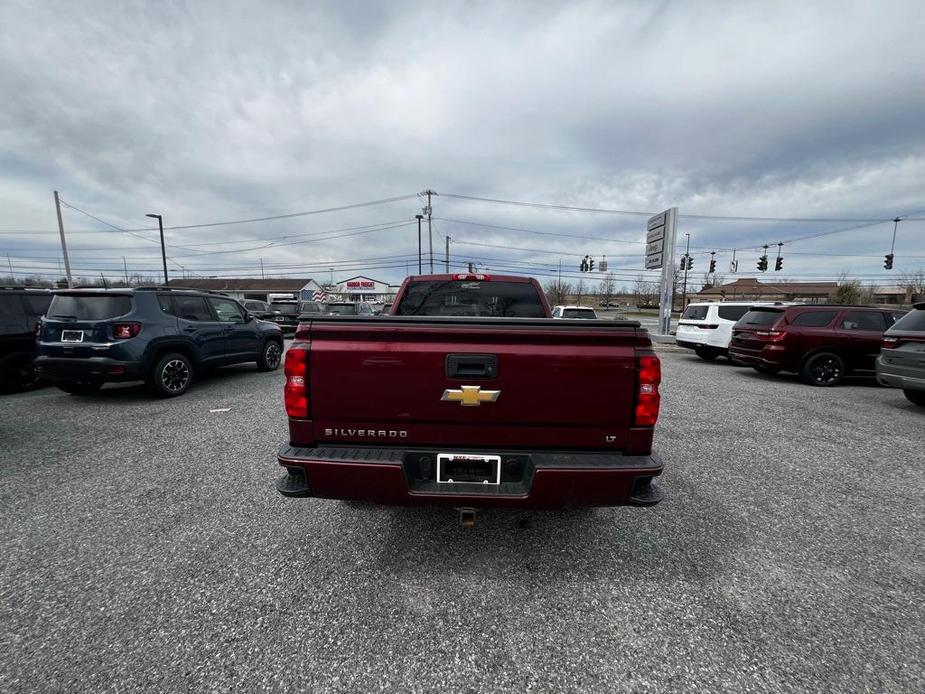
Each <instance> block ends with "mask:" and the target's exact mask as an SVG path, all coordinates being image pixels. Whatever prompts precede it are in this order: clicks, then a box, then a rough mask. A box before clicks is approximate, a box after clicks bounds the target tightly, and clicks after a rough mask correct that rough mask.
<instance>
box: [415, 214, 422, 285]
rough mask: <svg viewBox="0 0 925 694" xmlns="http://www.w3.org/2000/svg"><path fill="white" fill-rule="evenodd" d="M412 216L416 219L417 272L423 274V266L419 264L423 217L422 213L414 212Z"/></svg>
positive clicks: (420, 261)
mask: <svg viewBox="0 0 925 694" xmlns="http://www.w3.org/2000/svg"><path fill="white" fill-rule="evenodd" d="M414 218H415V219H416V220H418V274H419V275H423V274H424V268H423V267H422V265H421V263H422V260H421V220H422V219H424V215H422V214H416V215H414Z"/></svg>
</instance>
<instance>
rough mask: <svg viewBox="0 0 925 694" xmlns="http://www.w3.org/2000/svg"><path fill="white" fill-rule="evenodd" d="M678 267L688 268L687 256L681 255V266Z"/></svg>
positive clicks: (681, 268)
mask: <svg viewBox="0 0 925 694" xmlns="http://www.w3.org/2000/svg"><path fill="white" fill-rule="evenodd" d="M678 269H679V270H686V269H687V256H683V255H682V256H681V267H680V268H678Z"/></svg>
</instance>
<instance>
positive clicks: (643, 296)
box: [633, 275, 659, 306]
mask: <svg viewBox="0 0 925 694" xmlns="http://www.w3.org/2000/svg"><path fill="white" fill-rule="evenodd" d="M658 290H659V285H658V282H653V281H652V280H648V279H646V276H645V275H637V276H636V281H635V283H634V284H633V294H634V295H635V297H636V305H637V306H654V305H655V304H656V303H658Z"/></svg>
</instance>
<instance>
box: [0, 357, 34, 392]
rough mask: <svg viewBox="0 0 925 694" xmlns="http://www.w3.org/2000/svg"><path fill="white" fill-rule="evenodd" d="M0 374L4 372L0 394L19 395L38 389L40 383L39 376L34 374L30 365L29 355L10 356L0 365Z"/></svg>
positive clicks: (30, 358)
mask: <svg viewBox="0 0 925 694" xmlns="http://www.w3.org/2000/svg"><path fill="white" fill-rule="evenodd" d="M0 372H5V377H4V378H3V379H2V385H0V393H21V392H23V391H26V390H32V389H33V388H36V387H38V385H39V384H40V383H41V382H42V378H41V376H39V375H38V374H37V373H36V372H35V368H34V367H33V365H32V355H31V354H13V355H11V356H10V357H9V358H8V359H6V360H5V361H4V362H3V363H0ZM0 375H2V374H0Z"/></svg>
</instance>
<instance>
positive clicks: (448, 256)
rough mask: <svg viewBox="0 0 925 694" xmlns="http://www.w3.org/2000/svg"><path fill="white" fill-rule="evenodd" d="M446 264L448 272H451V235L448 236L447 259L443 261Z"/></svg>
mask: <svg viewBox="0 0 925 694" xmlns="http://www.w3.org/2000/svg"><path fill="white" fill-rule="evenodd" d="M443 262H444V264H445V265H446V274H448V275H449V274H450V237H449V236H447V237H446V259H445V260H444V261H443Z"/></svg>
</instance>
